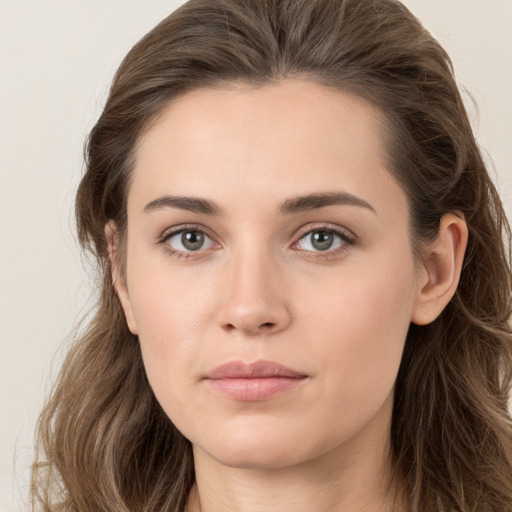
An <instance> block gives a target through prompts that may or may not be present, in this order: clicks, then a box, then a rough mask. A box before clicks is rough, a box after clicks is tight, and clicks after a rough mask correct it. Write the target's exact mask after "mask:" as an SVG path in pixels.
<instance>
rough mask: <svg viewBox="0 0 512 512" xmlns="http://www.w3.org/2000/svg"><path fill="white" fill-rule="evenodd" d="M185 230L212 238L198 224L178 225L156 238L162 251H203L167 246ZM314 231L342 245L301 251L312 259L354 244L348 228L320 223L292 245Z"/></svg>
mask: <svg viewBox="0 0 512 512" xmlns="http://www.w3.org/2000/svg"><path fill="white" fill-rule="evenodd" d="M186 231H190V232H194V233H201V234H203V235H205V236H206V237H208V238H210V240H212V238H211V237H210V236H209V235H208V233H207V232H206V231H204V230H203V229H201V228H200V227H199V226H197V225H184V226H180V227H179V228H177V229H173V230H171V231H168V232H165V233H164V234H163V235H162V236H161V237H160V239H159V240H158V244H160V245H162V246H163V249H164V251H165V252H166V253H167V254H168V255H169V256H171V257H173V258H177V259H181V258H185V259H188V258H196V257H199V256H200V253H201V252H204V251H201V250H198V251H189V252H184V251H179V250H176V249H172V248H171V247H170V246H169V244H168V243H167V242H168V241H169V239H170V238H172V237H173V236H174V235H177V234H180V233H183V232H186ZM315 232H324V233H328V234H333V235H336V236H338V237H339V238H340V239H341V241H342V245H341V246H340V247H337V248H336V249H334V250H329V249H327V250H326V251H302V252H303V253H304V255H305V256H306V257H308V258H312V259H313V258H314V259H318V258H322V259H331V258H335V257H337V256H339V255H340V254H342V253H344V252H346V250H347V245H348V246H351V245H354V244H355V242H356V237H355V235H353V234H352V233H350V232H349V231H348V230H346V229H342V228H336V227H333V226H330V225H327V224H322V225H319V226H315V227H314V228H311V229H309V230H307V231H305V232H304V233H302V234H301V235H300V236H299V238H298V239H297V241H296V242H294V244H293V246H296V245H297V244H298V243H299V242H300V241H301V240H302V239H304V238H306V237H307V236H308V235H311V234H312V233H315ZM195 253H197V254H195Z"/></svg>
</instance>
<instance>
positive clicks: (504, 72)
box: [0, 0, 512, 512]
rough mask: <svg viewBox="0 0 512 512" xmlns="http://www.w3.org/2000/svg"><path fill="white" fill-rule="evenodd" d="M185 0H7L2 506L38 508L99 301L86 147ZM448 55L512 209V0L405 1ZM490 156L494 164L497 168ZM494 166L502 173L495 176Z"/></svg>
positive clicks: (1, 61)
mask: <svg viewBox="0 0 512 512" xmlns="http://www.w3.org/2000/svg"><path fill="white" fill-rule="evenodd" d="M181 3H183V2H182V1H179V0H167V1H164V0H88V1H86V0H75V1H73V2H70V1H69V0H60V1H59V0H0V178H1V179H0V327H1V331H0V332H1V334H0V400H1V402H0V406H1V409H0V510H1V511H2V512H18V511H22V510H28V505H27V498H26V497H27V494H28V482H29V469H28V468H29V465H30V463H31V460H32V456H33V444H32V443H33V433H34V424H35V421H36V418H37V416H38V413H39V410H40V409H41V407H42V404H43V400H44V397H45V396H46V394H47V393H48V390H49V388H50V386H51V382H52V378H54V377H55V375H56V374H57V372H58V369H59V365H60V362H61V360H62V354H63V353H64V352H65V350H66V346H67V343H69V340H70V333H71V331H72V329H73V326H74V325H75V322H76V320H77V319H78V318H79V317H80V316H81V315H83V314H84V313H85V312H86V311H87V309H88V307H90V305H91V304H92V299H91V297H92V295H91V290H92V286H91V279H90V270H89V269H88V268H89V267H88V266H87V265H85V264H84V261H83V259H82V258H81V255H80V252H79V251H78V249H77V247H76V242H75V238H74V226H73V194H74V190H75V188H76V185H77V183H78V180H79V177H80V175H81V172H82V145H83V141H84V139H85V136H86V134H87V132H88V130H89V129H90V128H91V127H92V125H93V123H94V121H95V119H96V117H97V116H98V115H99V112H100V109H101V107H102V105H103V102H104V100H105V97H106V92H107V89H108V85H109V83H110V80H111V79H112V76H113V73H114V71H115V69H116V67H117V65H118V64H119V62H120V60H121V59H122V57H123V56H124V55H125V53H126V52H127V51H128V50H129V49H130V47H131V46H132V45H133V44H134V43H135V42H136V41H137V40H138V39H139V38H140V37H141V36H142V35H143V34H144V33H145V32H147V31H148V30H149V29H150V28H152V27H153V26H154V25H155V24H156V23H157V22H158V21H160V20H161V19H162V18H163V17H164V16H166V15H167V14H169V13H170V12H171V11H172V10H173V9H174V8H175V7H176V6H178V5H180V4H181ZM404 3H405V4H406V5H407V6H408V7H409V8H410V9H411V10H412V11H413V12H414V13H415V14H416V15H417V16H418V17H419V18H420V19H421V20H422V21H423V22H424V24H425V25H426V26H427V27H428V28H429V29H430V30H431V31H432V33H433V34H434V36H436V37H437V38H438V39H439V40H440V41H441V43H442V44H443V45H444V46H445V48H446V49H447V50H448V53H449V54H450V55H451V57H452V60H453V62H454V65H455V71H456V75H457V79H458V82H459V84H460V85H461V86H462V87H463V88H465V89H467V90H468V91H470V92H471V94H472V95H473V96H474V98H475V99H476V102H477V104H478V107H479V114H478V113H477V112H476V111H475V109H474V108H473V107H472V105H471V102H470V101H469V100H468V101H467V104H468V107H469V109H470V116H471V119H472V122H473V127H474V130H475V132H476V134H477V138H478V140H479V142H480V145H481V146H482V148H483V150H484V153H485V154H486V155H487V161H488V162H489V163H490V164H491V166H492V167H493V168H495V169H496V174H495V181H496V183H497V185H498V187H499V190H500V191H501V194H502V198H503V201H504V203H505V206H506V209H507V211H508V213H509V216H511V214H512V94H511V91H512V66H511V65H510V63H511V60H510V59H511V55H512V0H490V1H487V2H482V1H481V0H406V1H405V2H404ZM491 159H492V162H493V163H491ZM493 172H494V171H493Z"/></svg>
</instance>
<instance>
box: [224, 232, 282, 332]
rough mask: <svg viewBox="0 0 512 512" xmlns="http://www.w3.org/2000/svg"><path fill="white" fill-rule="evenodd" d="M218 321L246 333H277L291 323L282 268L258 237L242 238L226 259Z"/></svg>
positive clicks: (229, 328) (228, 327) (226, 326)
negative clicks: (257, 241)
mask: <svg viewBox="0 0 512 512" xmlns="http://www.w3.org/2000/svg"><path fill="white" fill-rule="evenodd" d="M223 274H224V276H225V288H224V293H223V301H222V304H221V307H220V310H219V323H220V324H221V325H222V326H223V327H224V328H225V329H227V330H237V331H241V332H244V333H246V334H258V333H261V334H263V333H265V334H270V333H276V332H279V331H281V330H282V329H284V328H286V327H287V325H288V324H289V320H290V318H289V311H288V308H287V304H286V301H285V297H284V294H283V288H282V286H281V278H282V272H280V268H279V263H278V261H277V258H276V257H275V255H274V254H273V252H272V251H271V250H270V249H269V248H268V247H265V244H262V243H256V241H255V240H245V241H240V242H239V244H238V245H237V246H236V247H234V248H233V250H232V251H231V255H230V257H229V258H228V261H227V262H226V272H225V273H223Z"/></svg>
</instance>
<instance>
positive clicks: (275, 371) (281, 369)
mask: <svg viewBox="0 0 512 512" xmlns="http://www.w3.org/2000/svg"><path fill="white" fill-rule="evenodd" d="M269 377H288V378H292V379H300V378H304V377H307V375H306V374H305V373H303V372H299V371H296V370H292V369H291V368H288V367H287V366H284V365H282V364H280V363H276V362H274V361H255V362H254V363H244V362H243V361H232V362H228V363H224V364H221V365H220V366H217V367H216V368H214V369H213V370H212V371H210V372H209V373H208V374H207V375H206V378H207V379H212V380H213V379H257V378H269Z"/></svg>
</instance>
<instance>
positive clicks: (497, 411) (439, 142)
mask: <svg viewBox="0 0 512 512" xmlns="http://www.w3.org/2000/svg"><path fill="white" fill-rule="evenodd" d="M294 77H300V78H303V79H307V80H311V81H314V82H316V83H319V84H323V85H325V86H327V87H334V88H337V89H338V90H341V91H347V92H350V93H353V94H357V95H358V96H360V97H361V98H364V99H365V100H367V101H369V102H370V103H371V104H373V105H374V106H375V107H377V109H379V111H380V112H381V113H382V114H383V119H384V123H385V130H384V132H385V133H384V136H385V138H386V143H387V146H386V147H387V148H388V158H389V162H388V164H389V165H388V167H389V169H390V170H391V171H392V172H393V174H394V176H395V177H396V178H397V180H398V181H399V182H400V184H401V185H402V187H403V189H404V190H405V192H406V194H407V196H408V198H409V204H410V212H411V219H410V225H411V233H412V239H413V241H415V247H416V249H417V250H418V251H420V249H419V247H420V243H419V242H421V241H425V240H432V239H433V238H435V237H436V234H437V231H438V227H439V221H440V218H441V216H442V215H443V214H445V213H447V212H460V213H462V214H463V215H464V217H465V219H466V222H467V224H468V227H469V245H468V248H467V253H466V256H465V260H464V266H463V270H462V276H461V281H460V285H459V287H458V290H457V292H456V294H455V296H454V298H453V299H452V301H451V302H450V304H449V305H448V306H447V307H446V308H445V310H444V311H443V313H442V314H441V315H440V316H439V317H438V318H437V319H436V320H435V321H434V322H432V323H431V324H429V325H425V326H416V325H411V327H410V331H409V334H408V337H407V340H406V344H405V350H404V354H403V360H402V363H401V367H400V370H399V375H398V380H397V383H396V392H395V401H394V411H393V418H392V427H391V439H392V460H393V464H394V465H393V471H394V474H395V475H399V476H400V482H402V483H403V487H404V493H405V496H406V502H407V507H408V510H410V511H412V512H425V511H434V510H436V511H453V510H456V511H461V512H469V511H479V512H485V511H488V512H506V511H512V422H511V418H510V415H509V412H508V403H509V394H510V385H511V380H512V336H511V331H510V327H509V324H508V321H509V317H510V314H511V289H512V276H511V271H510V248H509V240H510V229H509V226H508V223H507V220H506V218H505V214H504V211H503V207H502V204H501V202H500V199H499V197H498V195H497V192H496V190H495V187H494V186H493V184H492V182H491V179H490V178H489V175H488V172H487V170H486V167H485V165H484V162H483V160H482V157H481V154H480V151H479V148H478V146H477V143H476V141H475V138H474V135H473V133H472V130H471V126H470V123H469V121H468V116H467V113H466V111H465V108H464V105H463V101H462V99H461V96H460V93H459V91H458V89H457V85H456V82H455V79H454V74H453V69H452V64H451V61H450V59H449V57H448V55H447V54H446V53H445V51H444V50H443V48H442V47H441V46H440V45H439V44H438V43H437V41H436V40H435V39H433V37H432V36H431V35H430V34H429V33H428V32H427V30H426V29H425V28H424V27H423V26H422V25H421V24H420V22H419V21H418V20H417V19H416V18H415V17H414V16H413V15H412V14H411V13H410V12H409V11H408V10H407V9H406V8H405V7H404V6H403V5H402V4H400V3H399V2H398V1H395V0H243V1H240V0H190V1H189V2H187V3H186V4H184V5H183V6H182V7H180V8H179V9H178V10H176V11H175V12H174V13H173V14H171V15H170V16H169V17H167V18H166V19H165V20H163V21H162V22H161V23H160V24H159V25H158V26H157V27H155V28H154V29H153V30H152V31H151V32H149V33H148V34H147V35H146V36H145V37H144V38H142V39H141V40H140V41H139V42H138V43H137V44H136V45H135V46H134V48H133V49H132V50H131V51H130V52H129V54H128V55H127V56H126V58H125V59H124V61H123V62H122V64H121V66H120V68H119V70H118V72H117V74H116V76H115V79H114V82H113V84H112V87H111V90H110V94H109V97H108V99H107V102H106V105H105V108H104V110H103V113H102V114H101V117H100V119H99V120H98V122H97V124H96V125H95V126H94V128H93V130H92V131H91V133H90V136H89V138H88V140H87V144H86V165H87V169H86V173H85V175H84V177H83V179H82V182H81V184H80V186H79V189H78V193H77V196H76V215H77V225H78V234H79V239H80V242H81V244H82V246H83V247H84V248H85V249H88V250H90V251H92V253H93V254H94V255H95V256H96V258H97V262H98V266H99V271H100V276H101V282H102V284H101V292H100V296H99V301H98V305H97V309H96V313H95V316H94V318H93V319H92V321H90V323H89V325H88V328H87V330H86V332H84V333H82V335H81V336H80V337H79V339H78V340H77V341H76V342H75V343H74V345H73V347H72V348H71V351H70V353H69V355H68V357H67V360H66V362H65V364H64V365H63V368H62V371H61V374H60V378H59V380H58V382H57V384H56V387H55V389H54V392H53V394H52V396H51V398H50V399H49V401H48V403H47V405H46V407H45V409H44V411H43V413H42V415H41V418H40V422H39V428H38V447H39V450H38V457H37V459H36V462H35V463H34V466H33V485H32V491H33V503H34V506H35V507H37V505H38V504H39V505H42V508H43V509H44V510H46V511H66V512H68V511H82V512H90V511H95V510H102V511H107V510H109V511H110V510H111V511H114V510H115V511H156V510H158V511H179V510H182V509H183V507H184V505H185V503H186V500H187V495H188V493H189V491H190V489H191V486H192V485H193V482H194V468H193V459H192V455H191V446H190V443H189V442H188V441H187V440H186V439H185V438H184V437H183V436H182V435H181V433H180V432H178V431H177V429H176V428H175V427H174V426H173V424H172V422H171V421H170V419H169V418H168V417H167V416H166V415H165V413H164V412H163V411H162V409H161V408H160V406H159V404H158V402H157V401H156V399H155V396H154V394H153V392H152V390H151V388H150V386H149V384H148V381H147V379H146V375H145V372H144V367H143V363H142V358H141V353H140V348H139V345H138V342H137V338H136V337H135V336H133V335H132V334H131V333H130V332H129V330H128V328H127V326H126V321H125V318H124V316H123V313H122V310H121V307H120V304H119V301H118V298H117V296H116V294H115V291H114V288H113V285H112V278H111V269H110V261H109V257H108V252H107V241H106V238H105V232H104V228H105V225H106V224H107V223H108V222H109V221H114V222H115V223H116V224H117V226H118V228H119V233H120V236H121V238H122V235H123V233H124V229H125V227H126V196H127V191H128V188H129V184H130V173H131V171H132V169H133V162H134V159H135V158H136V155H135V150H134V148H135V146H136V143H137V141H138V139H139V138H140V136H141V134H142V133H143V132H144V130H145V129H146V128H147V127H148V126H149V125H150V123H151V122H152V121H153V120H154V119H155V117H156V116H157V115H158V114H159V113H160V112H162V110H163V109H164V107H166V106H167V105H168V104H169V102H171V101H172V100H173V99H174V98H176V97H178V96H179V95H181V94H184V93H185V92H187V91H190V90H193V89H195V88H198V87H222V86H223V84H228V83H231V82H233V81H237V82H240V81H241V82H245V83H248V84H253V85H264V84H267V83H270V82H274V81H277V80H279V79H282V78H294Z"/></svg>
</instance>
